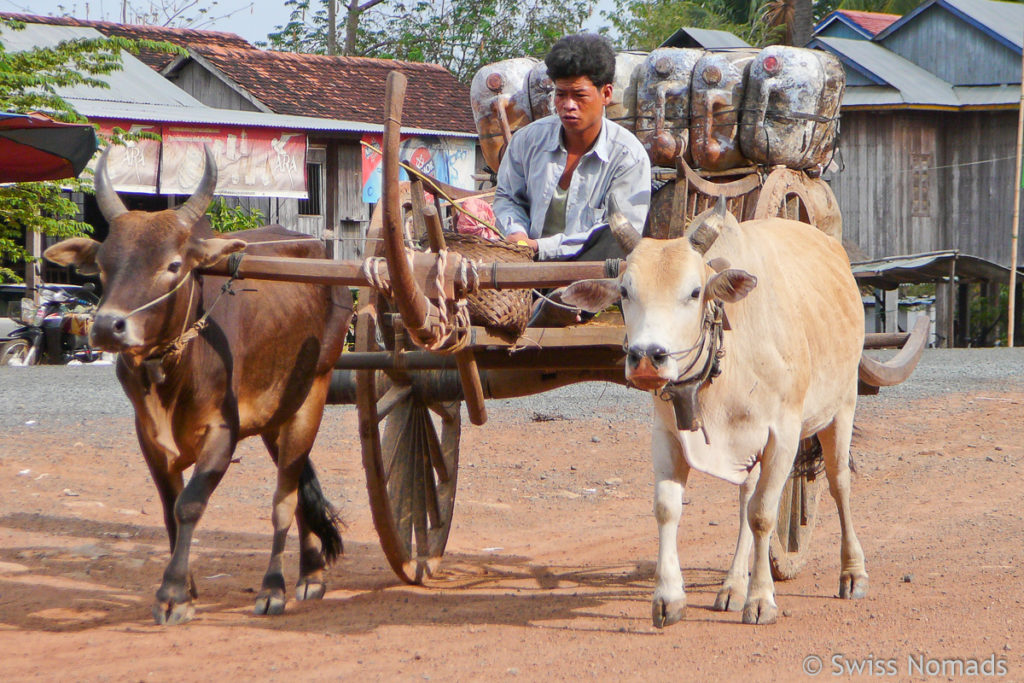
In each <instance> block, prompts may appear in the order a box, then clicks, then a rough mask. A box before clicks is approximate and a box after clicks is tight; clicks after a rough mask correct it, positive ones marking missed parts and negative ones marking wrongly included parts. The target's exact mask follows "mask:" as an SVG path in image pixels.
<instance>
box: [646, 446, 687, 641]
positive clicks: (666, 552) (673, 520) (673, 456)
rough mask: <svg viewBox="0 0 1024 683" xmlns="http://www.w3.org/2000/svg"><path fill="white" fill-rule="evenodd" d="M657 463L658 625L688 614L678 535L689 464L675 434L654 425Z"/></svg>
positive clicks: (654, 605)
mask: <svg viewBox="0 0 1024 683" xmlns="http://www.w3.org/2000/svg"><path fill="white" fill-rule="evenodd" d="M651 455H652V459H653V462H654V518H655V520H657V522H658V563H657V566H656V567H655V569H654V599H653V601H652V603H651V620H652V622H653V623H654V626H655V627H656V628H664V627H666V626H671V625H672V624H674V623H676V622H677V621H680V620H681V619H682V618H683V616H684V615H685V614H686V591H685V588H684V586H683V573H682V571H680V569H679V552H678V547H677V541H676V534H677V533H678V531H679V518H680V516H682V512H683V493H684V489H685V486H686V477H687V475H688V474H689V472H690V467H689V465H687V464H686V460H685V459H684V458H683V453H682V448H681V447H680V444H679V439H678V438H677V437H676V435H675V433H669V432H667V431H666V430H663V429H658V428H655V430H654V434H653V435H652V439H651Z"/></svg>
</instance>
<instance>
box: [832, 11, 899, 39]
mask: <svg viewBox="0 0 1024 683" xmlns="http://www.w3.org/2000/svg"><path fill="white" fill-rule="evenodd" d="M837 12H838V13H839V14H842V15H843V16H844V17H846V18H847V19H849V20H850V21H852V22H853V23H855V24H857V25H858V26H860V27H861V28H862V29H864V30H865V31H867V32H868V33H870V34H871V35H873V36H877V35H878V34H879V33H881V32H882V31H884V30H885V29H886V28H888V27H889V25H890V24H892V23H893V22H894V21H896V20H897V19H899V18H900V15H898V14H883V13H882V12H858V11H854V10H848V9H841V10H837Z"/></svg>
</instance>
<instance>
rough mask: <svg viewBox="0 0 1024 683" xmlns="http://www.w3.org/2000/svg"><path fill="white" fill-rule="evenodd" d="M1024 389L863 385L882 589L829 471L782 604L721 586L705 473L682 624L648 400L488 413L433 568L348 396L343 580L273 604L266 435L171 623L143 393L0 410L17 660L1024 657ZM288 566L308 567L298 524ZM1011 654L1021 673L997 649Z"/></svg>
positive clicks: (330, 468) (195, 668)
mask: <svg viewBox="0 0 1024 683" xmlns="http://www.w3.org/2000/svg"><path fill="white" fill-rule="evenodd" d="M1022 401H1024V399H1022V398H1021V397H1019V396H1018V395H1005V394H1004V395H994V394H992V395H989V394H986V395H979V394H974V395H964V394H953V395H947V396H945V397H942V398H940V399H936V400H933V401H928V402H920V403H909V404H903V405H898V406H897V405H894V403H895V402H891V401H890V402H886V401H885V400H884V399H883V398H881V397H874V398H865V399H863V400H862V403H861V407H860V409H859V411H858V425H859V427H858V434H857V436H856V438H855V442H854V455H855V458H856V463H857V466H858V469H859V474H858V475H857V476H856V477H855V479H854V486H853V505H854V512H855V513H856V524H857V530H858V534H859V536H860V539H861V542H862V544H863V546H864V550H865V553H866V555H867V561H868V571H869V573H870V577H871V578H870V594H869V596H868V597H867V598H866V599H865V600H861V601H851V602H848V601H841V600H839V599H838V598H837V597H836V595H837V589H838V586H837V582H838V562H839V532H838V522H837V517H836V514H835V508H834V506H833V505H832V504H831V499H830V498H828V497H827V495H826V496H825V497H823V498H822V504H821V506H820V507H819V510H820V512H819V522H818V527H817V530H816V532H815V538H814V541H813V544H812V548H811V557H810V561H809V563H808V566H807V567H806V569H805V570H804V571H803V572H802V574H801V575H800V576H799V577H798V578H797V579H796V580H794V581H790V582H786V583H780V584H778V585H777V587H776V590H777V600H778V603H779V606H780V609H781V610H782V612H781V614H782V616H781V617H780V620H779V623H777V624H775V625H771V626H759V627H751V626H744V625H743V624H741V623H740V616H739V614H737V613H724V614H723V613H718V612H714V611H711V609H710V607H711V605H712V603H713V602H714V598H715V593H716V590H717V587H718V583H719V582H720V581H721V579H722V577H723V576H724V571H725V569H726V567H727V566H728V563H729V560H730V556H731V553H732V549H733V544H734V537H735V531H736V520H735V518H736V494H737V491H736V489H735V488H734V487H732V486H730V485H728V484H725V483H722V482H719V481H717V480H714V479H711V478H710V477H707V476H703V475H699V474H694V475H693V476H691V481H690V487H689V489H688V490H687V500H688V504H687V505H686V507H685V509H684V516H683V522H682V524H681V528H680V533H679V539H680V543H681V546H680V547H681V552H680V557H681V562H682V564H683V574H684V577H685V579H686V581H687V588H688V594H689V610H688V612H687V615H686V619H685V621H684V622H682V623H680V624H677V625H675V626H672V627H670V628H668V629H665V630H664V631H659V630H656V629H654V628H653V627H652V626H651V623H650V598H651V592H652V590H653V571H654V569H653V568H654V559H655V556H656V551H657V539H656V534H655V524H654V520H653V516H652V514H651V511H650V510H651V494H652V489H653V487H652V483H651V474H650V463H649V456H648V449H649V441H650V440H649V436H648V426H647V424H644V423H639V422H627V423H624V424H615V425H612V424H611V423H610V422H609V421H608V420H606V419H600V420H598V419H592V420H585V421H573V422H569V421H552V422H540V423H521V424H520V423H509V422H508V421H492V423H490V424H488V425H486V426H484V427H479V428H475V427H467V428H466V430H465V431H464V433H463V450H462V465H461V468H460V477H459V494H458V498H457V503H456V513H455V524H454V528H453V530H452V533H451V537H450V540H449V544H448V552H447V555H446V560H445V564H444V568H445V570H446V574H445V576H444V577H443V578H442V579H440V580H438V581H434V582H433V583H432V585H431V586H430V587H427V588H422V587H411V586H406V585H403V584H401V583H400V582H399V581H398V580H397V579H396V578H395V577H394V575H393V574H392V573H391V572H390V570H389V569H388V568H387V564H386V561H385V559H384V556H383V554H382V553H381V551H380V547H379V544H378V541H377V538H376V535H375V532H374V530H373V526H372V523H371V520H370V514H369V509H368V507H367V502H366V491H365V485H364V481H363V475H362V469H361V465H360V457H359V447H358V443H357V441H356V439H355V433H356V428H355V414H354V411H353V410H352V409H351V408H347V407H331V408H329V409H328V410H329V413H328V415H327V417H326V418H325V426H324V428H323V430H322V431H321V435H320V438H319V440H318V443H317V447H316V448H315V449H314V452H313V458H314V461H315V463H316V464H317V467H318V469H319V471H320V475H321V480H322V482H323V484H324V488H325V490H326V492H327V494H328V496H329V497H331V498H332V500H334V501H335V502H336V503H338V504H339V506H340V507H341V509H342V511H343V513H344V516H345V517H346V520H347V522H348V529H347V530H346V532H345V546H346V554H345V555H344V557H343V559H342V560H341V561H340V562H339V563H338V564H337V565H336V566H334V567H333V568H331V569H330V570H329V573H328V593H327V595H326V598H325V599H324V600H323V601H322V602H314V603H296V602H294V601H289V603H288V606H287V612H286V614H285V615H283V616H281V617H276V618H268V617H256V616H252V614H251V610H252V603H253V599H254V597H255V591H256V590H257V589H258V587H259V583H260V578H261V576H262V573H263V571H264V569H265V563H266V561H267V552H268V550H269V546H270V529H271V527H270V495H271V490H272V480H273V470H272V468H271V465H270V462H269V458H267V456H266V454H265V452H263V451H262V447H261V446H260V445H259V443H258V441H252V442H247V443H245V444H243V445H242V447H240V449H239V455H240V456H241V462H240V463H238V464H236V465H233V466H232V468H231V470H230V471H229V473H228V475H227V476H226V477H225V479H224V481H223V483H222V485H221V487H220V488H219V489H218V490H217V491H216V493H215V494H214V496H213V499H212V501H211V506H210V508H209V510H208V512H207V514H206V516H205V517H204V519H203V520H202V522H201V524H200V527H199V532H198V539H199V541H198V545H197V546H196V547H195V548H194V550H193V554H192V560H193V570H194V572H195V576H196V579H197V581H198V585H199V591H200V599H199V601H198V603H197V618H196V619H195V621H194V622H192V623H190V624H187V625H184V626H178V627H171V628H161V627H157V626H155V625H153V623H152V620H151V617H150V604H151V601H152V598H153V594H154V592H155V590H156V587H157V585H158V583H159V581H160V577H161V573H162V571H163V567H164V564H165V562H166V560H167V549H166V542H165V535H164V531H163V528H162V524H161V519H160V511H159V503H158V502H157V497H156V494H155V490H154V489H153V486H152V484H151V483H150V481H149V477H148V474H147V472H146V469H145V466H144V465H143V462H142V458H141V456H140V455H139V453H138V446H137V444H136V442H135V437H134V433H133V431H132V427H131V421H130V419H129V418H127V417H126V418H124V419H121V420H115V421H112V422H107V423H103V424H99V423H95V424H87V425H86V426H85V427H84V428H83V429H82V430H81V431H80V432H79V433H77V434H75V435H73V436H69V435H68V434H67V433H54V432H52V431H49V432H48V431H46V428H45V427H44V426H41V425H36V426H33V427H28V426H26V427H24V428H21V429H18V430H14V431H11V432H9V433H5V434H2V435H0V491H2V492H3V493H2V496H0V653H2V655H0V678H2V679H3V680H6V681H12V680H31V679H45V680H55V679H65V680H66V679H76V680H128V679H131V680H169V679H175V680H210V679H214V678H220V679H221V680H235V679H243V678H245V679H253V678H258V679H261V680H321V679H338V678H349V679H353V678H355V679H360V680H376V679H386V680H426V679H438V680H460V681H462V680H495V679H520V680H568V679H573V680H576V679H580V678H593V679H614V680H654V679H665V678H676V679H680V680H757V681H760V680H780V681H791V680H801V679H804V678H807V675H806V673H805V669H806V668H807V667H810V669H813V668H814V666H815V664H816V663H819V664H820V665H821V667H822V670H821V672H820V673H819V675H818V677H819V678H826V677H832V675H833V674H839V675H841V676H842V677H844V678H850V677H851V676H850V675H849V674H848V671H849V670H850V669H851V668H852V669H854V670H857V668H858V667H859V670H860V671H861V675H859V676H857V675H855V676H853V678H855V679H861V678H862V679H865V680H867V679H870V678H871V676H870V674H876V676H877V675H878V674H879V673H880V672H881V673H888V674H890V675H889V676H888V679H889V680H931V679H942V680H960V679H964V680H967V679H973V678H988V679H991V678H1001V679H1002V680H1018V681H1020V680H1024V659H1022V657H1021V651H1022V649H1024V619H1022V618H1021V614H1022V612H1024V605H1022V587H1024V570H1022V567H1021V557H1022V556H1021V547H1022V545H1024V510H1022V506H1021V500H1022V499H1024V477H1022V474H1024V472H1022V470H1021V465H1020V463H1021V462H1022V455H1024V421H1022V420H1021V419H1020V415H1021V410H1022V408H1021V402H1022ZM286 568H287V570H288V572H289V579H288V580H289V582H293V581H294V578H295V572H296V568H297V557H296V555H295V552H294V547H292V548H291V549H290V552H289V558H288V560H287V562H286ZM815 657H817V658H819V659H817V660H815V659H814V658H815ZM972 661H973V662H974V663H973V664H972ZM973 666H977V667H978V675H977V676H970V675H968V674H969V673H970V672H971V671H973V670H974V669H973ZM991 667H995V669H994V673H996V674H999V673H1000V672H1002V673H1003V674H1004V675H1002V676H999V675H997V676H994V677H993V676H983V675H981V674H982V673H983V672H984V671H986V670H988V669H989V668H991ZM961 674H962V675H961Z"/></svg>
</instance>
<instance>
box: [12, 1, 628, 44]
mask: <svg viewBox="0 0 1024 683" xmlns="http://www.w3.org/2000/svg"><path fill="white" fill-rule="evenodd" d="M200 2H203V0H200ZM121 4H122V3H121V0H0V11H4V12H23V13H26V14H41V15H52V16H61V15H65V14H69V15H71V16H74V17H78V18H79V19H93V20H103V21H120V20H121ZM130 4H131V5H133V6H135V7H140V8H141V7H148V6H149V4H150V3H149V0H134V1H132V2H130ZM598 6H599V7H600V8H601V9H606V8H610V7H611V6H612V0H600V1H599V2H598ZM288 10H289V8H288V7H285V5H284V3H283V2H282V0H218V2H217V4H216V5H215V6H213V7H212V8H211V9H210V12H209V15H210V16H213V17H218V19H217V20H216V21H213V22H207V23H205V24H204V25H202V26H195V27H194V28H203V29H208V30H211V31H228V32H230V33H237V34H238V35H240V36H242V37H243V38H245V39H246V40H248V41H249V42H250V43H251V42H255V41H265V40H266V39H267V34H268V33H270V32H271V31H274V30H275V28H276V27H277V26H283V25H284V23H285V22H286V21H288V14H289V11H288ZM228 15H230V16H228ZM599 25H600V22H599V21H598V20H597V16H596V13H595V16H594V17H592V18H591V21H590V22H589V23H588V25H587V28H590V29H594V28H597V27H598V26H599Z"/></svg>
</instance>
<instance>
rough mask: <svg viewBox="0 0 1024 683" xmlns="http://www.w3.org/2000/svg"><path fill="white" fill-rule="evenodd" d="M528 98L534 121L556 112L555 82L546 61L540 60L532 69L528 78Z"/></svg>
mask: <svg viewBox="0 0 1024 683" xmlns="http://www.w3.org/2000/svg"><path fill="white" fill-rule="evenodd" d="M526 98H527V100H528V101H529V103H530V115H531V116H532V117H533V120H534V121H536V120H537V119H542V118H544V117H545V116H550V115H552V114H554V113H555V84H554V83H553V82H552V81H551V79H550V78H548V67H547V64H545V63H544V62H538V63H537V64H534V65H533V68H532V69H530V75H529V76H527V78H526Z"/></svg>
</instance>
